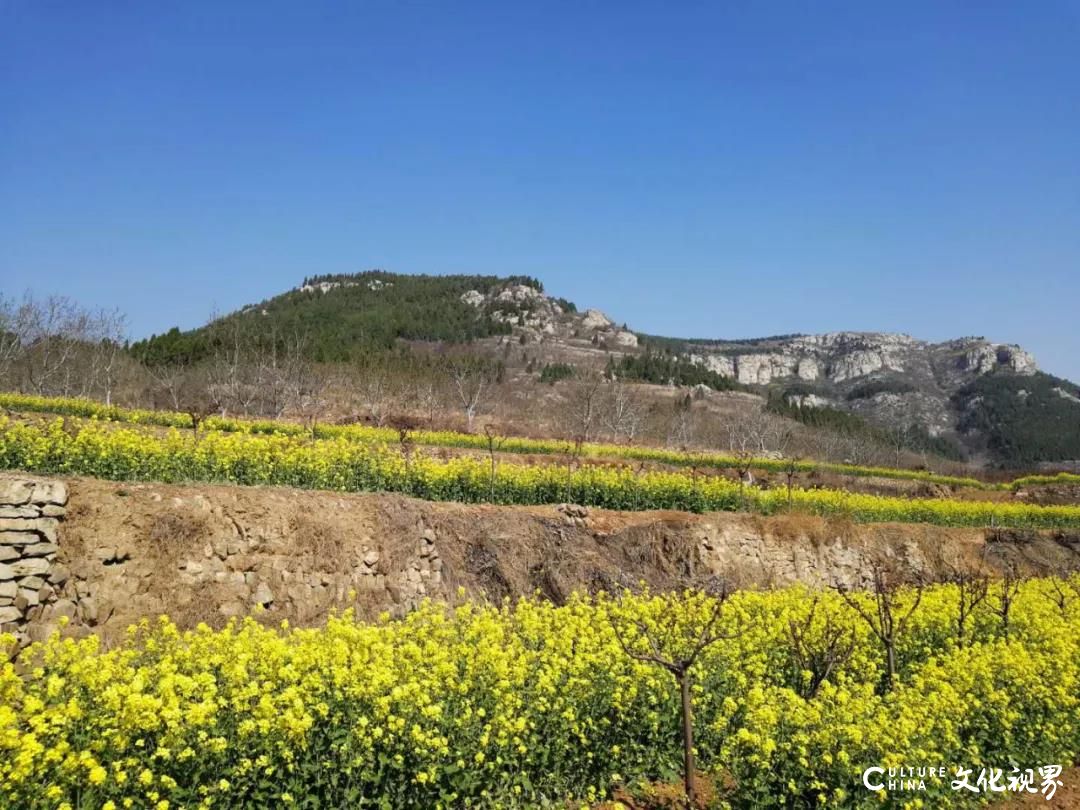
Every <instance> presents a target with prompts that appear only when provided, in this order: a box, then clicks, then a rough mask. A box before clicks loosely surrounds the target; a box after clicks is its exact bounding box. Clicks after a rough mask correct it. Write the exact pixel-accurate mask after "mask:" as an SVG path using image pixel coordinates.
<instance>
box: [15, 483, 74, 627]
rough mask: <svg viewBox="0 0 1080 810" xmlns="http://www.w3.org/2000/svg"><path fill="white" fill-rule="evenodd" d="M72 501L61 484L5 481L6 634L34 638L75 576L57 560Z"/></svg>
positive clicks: (72, 611) (72, 613)
mask: <svg viewBox="0 0 1080 810" xmlns="http://www.w3.org/2000/svg"><path fill="white" fill-rule="evenodd" d="M67 501H68V491H67V487H66V486H65V485H64V484H63V483H61V482H59V481H27V480H22V479H7V480H3V481H0V632H4V633H14V634H15V637H16V638H17V639H18V640H19V642H20V643H25V642H26V641H28V640H30V638H31V636H32V635H33V634H32V632H31V629H32V627H33V626H34V624H35V623H36V622H37V620H38V619H40V618H41V617H42V615H43V614H44V613H45V612H46V611H47V610H48V611H50V612H53V610H54V608H55V603H56V598H57V591H58V590H59V589H60V588H61V587H63V585H64V583H65V582H66V581H67V580H68V577H69V572H68V570H67V568H66V567H65V566H63V565H61V564H60V563H58V562H57V561H56V555H57V553H58V552H59V550H60V547H59V545H58V539H59V538H58V531H59V527H60V522H61V521H62V520H63V518H64V515H65V513H66V512H67ZM71 607H72V610H71V614H70V615H74V607H75V606H74V604H72V606H71Z"/></svg>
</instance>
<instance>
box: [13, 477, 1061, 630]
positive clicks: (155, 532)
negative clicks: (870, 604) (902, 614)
mask: <svg viewBox="0 0 1080 810" xmlns="http://www.w3.org/2000/svg"><path fill="white" fill-rule="evenodd" d="M32 477H34V478H41V476H32ZM65 480H66V482H67V483H68V485H69V488H70V491H71V500H70V503H69V505H68V513H67V517H66V519H65V521H64V523H63V524H62V526H61V530H60V543H59V545H60V559H59V561H60V562H61V563H62V564H64V565H65V566H67V567H68V568H69V569H70V571H71V573H72V576H71V579H70V580H69V581H68V583H67V584H66V585H65V586H64V589H63V591H62V592H61V593H59V594H58V598H60V599H76V601H80V602H81V601H83V600H85V598H86V597H87V596H89V597H91V598H92V600H93V601H94V602H95V603H96V606H97V615H96V617H95V618H94V619H93V620H92V621H90V622H88V623H87V624H88V625H89V626H87V627H84V628H82V631H85V632H96V633H98V634H99V635H101V636H102V637H103V638H105V639H106V641H108V640H109V639H112V638H115V637H117V635H119V634H122V633H123V631H124V630H125V629H126V627H127V626H128V625H129V624H131V623H133V622H136V621H138V620H139V619H141V618H144V617H153V616H157V615H159V614H162V613H167V614H169V615H170V616H171V617H173V618H174V620H176V621H177V622H178V623H179V624H180V625H181V626H193V625H194V624H196V623H198V622H206V623H208V624H210V625H212V626H220V625H221V624H223V623H224V622H225V621H226V620H227V619H228V618H229V617H230V616H235V615H242V614H243V613H246V612H248V611H249V610H250V609H251V608H252V606H253V603H254V601H257V600H256V599H255V597H256V591H257V590H258V589H259V588H260V587H261V586H263V585H265V586H266V587H267V588H269V590H270V592H271V593H272V599H271V600H270V604H269V605H268V609H267V610H266V612H265V614H264V619H265V620H266V621H270V622H277V621H280V620H281V619H288V620H289V621H290V622H292V623H294V624H317V623H320V622H321V621H323V620H324V619H325V617H326V616H327V614H328V613H329V612H330V611H333V610H341V609H343V608H346V607H351V608H354V609H356V610H357V611H359V613H360V614H361V615H362V616H368V617H370V616H373V615H376V614H378V613H379V612H381V611H383V610H391V611H400V610H405V609H408V607H409V606H410V605H412V604H415V602H416V600H417V599H418V598H421V597H422V596H425V595H426V596H430V597H433V598H436V599H442V600H447V601H455V600H457V599H459V598H470V599H486V600H490V601H494V602H500V601H502V600H503V599H507V598H511V599H512V598H516V597H518V596H521V595H528V594H533V593H539V594H540V595H541V596H543V597H544V598H547V599H551V600H553V601H555V602H562V601H564V600H566V599H567V598H569V596H570V595H571V594H572V593H574V592H595V591H598V590H606V591H612V590H618V589H620V588H622V587H636V586H637V585H639V584H640V583H643V582H644V583H648V584H649V585H650V586H651V587H652V588H654V589H670V588H681V587H686V586H687V585H692V584H695V583H700V582H701V581H702V580H704V579H707V578H709V577H713V576H723V577H725V578H727V579H729V580H732V581H733V582H734V583H735V584H736V585H742V586H746V587H775V586H782V585H785V584H789V583H792V582H804V583H807V584H810V585H813V586H830V585H834V584H844V585H847V586H853V587H858V586H860V585H865V584H866V582H867V577H868V570H869V562H870V560H871V559H875V558H877V557H879V556H881V555H886V556H893V557H895V558H897V559H904V560H906V561H909V564H910V565H912V566H913V567H915V568H917V569H918V570H921V571H922V572H923V573H924V574H925V575H927V576H928V577H930V578H933V577H935V576H940V574H941V571H942V567H941V565H942V561H943V557H946V556H947V557H951V558H959V559H965V560H969V561H976V560H980V559H982V558H983V557H984V555H985V552H986V549H987V548H988V547H989V546H988V543H987V538H986V537H985V535H984V532H983V531H981V530H976V529H951V528H944V527H937V526H927V525H910V524H874V525H860V524H852V523H850V522H846V521H840V520H832V521H829V520H824V519H822V518H818V517H814V516H809V515H805V514H798V513H794V514H783V515H775V516H771V517H763V516H760V515H749V514H732V513H712V514H704V515H694V514H687V513H682V512H666V511H651V512H613V511H606V510H601V509H588V510H586V509H582V508H581V507H558V506H534V507H504V506H492V505H465V504H459V503H433V502H427V501H421V500H417V499H413V498H406V497H402V496H399V495H391V494H372V493H368V494H357V493H337V492H326V491H308V490H296V489H287V488H272V487H240V486H232V485H208V484H197V485H167V484H157V483H119V482H110V481H102V480H97V479H91V478H68V479H65ZM428 538H430V542H431V543H432V544H433V550H434V556H437V558H438V562H437V569H438V570H437V571H436V566H433V565H432V561H433V560H432V555H430V554H429V555H427V556H425V551H424V548H425V546H424V543H426V542H428ZM991 539H992V541H993V542H992V544H990V545H992V547H994V548H996V549H998V550H1007V551H1008V553H1009V554H1011V555H1014V556H1018V557H1019V558H1020V559H1022V560H1026V561H1027V562H1028V563H1029V564H1030V565H1031V566H1032V567H1034V568H1037V569H1040V570H1047V569H1048V570H1054V568H1055V567H1059V568H1060V569H1064V568H1065V567H1066V565H1071V564H1072V559H1073V557H1074V556H1075V554H1074V552H1072V551H1071V550H1070V549H1069V548H1068V543H1067V538H1066V540H1062V538H1056V537H1054V536H1052V535H1049V534H1047V535H1039V534H1033V533H1028V534H1025V535H1024V536H1016V537H1013V536H1011V535H1006V534H1000V535H999V536H996V537H994V538H991ZM371 554H375V555H376V556H377V558H378V562H377V565H374V568H373V569H372V570H371V571H365V570H364V566H365V563H364V562H363V561H364V559H365V557H367V556H370V555H371ZM367 573H371V574H377V576H366V577H365V576H361V574H367ZM459 588H461V589H463V591H462V595H461V596H459V590H458V589H459ZM77 630H78V628H76V627H74V626H73V630H72V631H73V632H76V631H77Z"/></svg>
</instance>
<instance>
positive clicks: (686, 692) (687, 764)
mask: <svg viewBox="0 0 1080 810" xmlns="http://www.w3.org/2000/svg"><path fill="white" fill-rule="evenodd" d="M675 677H677V678H678V679H679V692H680V694H681V695H682V727H683V774H684V779H685V784H686V803H687V806H689V807H695V806H696V804H697V785H696V783H695V779H694V707H693V704H692V703H691V699H690V673H689V672H686V671H683V672H682V673H681V674H679V675H676V676H675Z"/></svg>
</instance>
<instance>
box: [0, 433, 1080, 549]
mask: <svg viewBox="0 0 1080 810" xmlns="http://www.w3.org/2000/svg"><path fill="white" fill-rule="evenodd" d="M0 467H3V468H8V469H23V470H27V471H34V472H41V473H55V474H61V475H64V474H74V475H90V476H95V477H99V478H108V479H113V480H120V481H127V480H155V481H164V482H181V481H224V482H231V483H236V484H245V485H282V486H292V487H301V488H308V489H330V490H340V491H348V492H371V491H388V492H401V493H404V494H407V495H413V496H416V497H420V498H425V499H428V500H443V501H461V502H466V503H476V502H492V503H500V504H546V503H559V502H562V501H573V502H575V503H580V504H583V505H587V506H598V507H603V508H607V509H619V510H644V509H677V510H683V511H691V512H706V511H756V512H760V513H763V514H773V513H775V512H778V511H782V510H797V511H801V512H808V513H811V514H817V515H824V516H833V515H836V516H844V517H847V518H849V519H851V520H855V521H861V522H882V521H900V522H912V523H933V524H938V525H942V526H972V527H982V526H1001V527H1013V528H1031V529H1050V528H1080V507H1076V506H1037V505H1033V504H1025V503H1015V502H1009V503H997V502H989V501H959V500H950V499H906V498H896V497H885V496H878V495H868V494H861V493H852V492H847V491H844V490H833V489H801V488H798V487H794V488H791V489H790V490H789V489H786V488H774V489H758V488H754V487H747V486H742V485H740V484H739V483H736V482H733V481H730V480H728V479H726V478H723V477H719V476H704V475H697V474H692V473H689V472H666V471H658V470H650V471H643V472H642V471H635V470H633V469H632V468H630V467H629V466H626V465H610V466H596V465H585V466H581V467H574V466H571V465H569V464H567V465H555V464H535V465H523V464H511V463H507V462H502V463H498V464H496V465H495V466H492V465H491V464H490V463H489V462H488V461H487V460H485V459H480V458H473V457H453V458H449V459H437V458H432V457H430V456H426V455H424V454H422V453H420V452H417V451H413V452H411V453H405V452H400V451H398V449H396V448H392V447H390V446H388V445H368V444H363V443H357V442H353V441H349V440H346V439H341V438H338V439H325V440H321V441H309V440H304V439H301V438H298V437H292V436H278V435H251V434H243V433H222V432H209V433H207V434H205V435H203V436H202V437H201V438H195V437H193V436H192V435H191V434H187V433H181V432H180V431H178V430H175V429H172V430H169V431H168V432H167V433H165V434H164V435H156V434H150V433H146V432H143V431H139V430H137V429H131V428H111V429H110V428H106V427H105V426H103V425H100V424H95V423H94V422H85V423H82V424H81V425H79V426H77V427H74V428H73V427H72V426H70V425H67V426H66V425H65V423H64V421H63V420H62V419H56V420H54V421H52V422H50V423H47V424H44V425H41V424H26V423H20V422H14V421H11V420H8V419H0Z"/></svg>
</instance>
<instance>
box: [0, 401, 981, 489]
mask: <svg viewBox="0 0 1080 810" xmlns="http://www.w3.org/2000/svg"><path fill="white" fill-rule="evenodd" d="M0 408H7V409H11V410H16V411H23V412H31V413H47V414H56V415H59V416H76V417H82V418H87V419H96V420H98V421H107V422H116V423H120V424H132V425H154V426H158V427H175V428H188V429H190V428H191V416H190V415H188V414H186V413H175V412H171V411H150V410H137V409H128V408H120V407H117V406H115V405H103V404H102V403H100V402H94V401H92V400H87V399H67V398H60V397H38V396H33V395H28V394H11V393H0ZM203 427H204V428H205V429H207V430H213V431H220V432H225V433H253V434H269V435H277V436H300V435H306V434H307V428H305V427H304V426H303V425H299V424H297V423H296V422H287V421H281V420H268V419H262V420H255V419H226V418H222V417H217V416H212V417H209V418H207V419H206V420H205V422H204V423H203ZM314 433H315V437H316V438H321V439H347V440H349V441H353V442H361V443H366V444H386V443H393V442H395V441H397V438H398V434H397V432H396V431H395V430H393V429H392V428H385V427H383V428H380V427H371V426H368V425H324V424H317V425H316V426H315V428H314ZM411 439H412V440H413V441H414V442H415V443H416V444H419V445H422V446H428V447H454V448H463V449H473V450H484V449H486V448H487V437H486V436H484V435H478V434H473V433H458V432H456V431H451V430H417V431H413V432H412V434H411ZM499 442H500V444H499V450H500V452H503V453H527V454H531V455H560V454H565V453H567V452H569V451H570V450H571V449H572V447H571V445H569V444H568V443H567V442H565V441H558V440H555V439H529V438H524V437H517V436H507V437H500V439H499ZM580 455H581V456H582V457H583V458H593V459H610V460H612V461H627V462H630V461H638V462H640V461H644V462H651V463H660V464H668V465H672V466H680V467H697V468H699V469H706V468H711V469H730V468H732V467H735V466H737V465H739V464H742V463H745V462H741V461H739V460H737V459H735V458H734V457H732V456H730V455H724V454H722V453H687V452H683V451H680V450H670V449H667V448H660V447H631V446H627V445H618V444H603V443H599V442H587V443H585V444H584V445H583V446H582V447H581V448H580ZM750 466H751V468H752V469H755V470H765V471H769V472H785V471H786V470H787V467H788V462H786V461H782V460H777V459H770V458H758V459H753V460H752V461H751V462H750ZM794 466H795V469H796V471H797V472H802V473H806V472H813V471H818V472H829V473H836V474H839V475H850V476H856V477H868V476H869V477H875V478H893V479H901V480H912V481H926V482H929V483H936V484H943V485H946V486H950V485H957V486H963V487H971V488H973V489H986V488H993V487H991V485H988V484H986V483H985V482H983V481H980V480H978V479H976V478H968V477H960V476H950V475H936V474H934V473H931V472H927V471H925V470H904V469H895V468H892V467H864V466H859V465H854V464H833V463H828V462H820V461H810V460H800V461H797V462H795V463H794Z"/></svg>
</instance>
